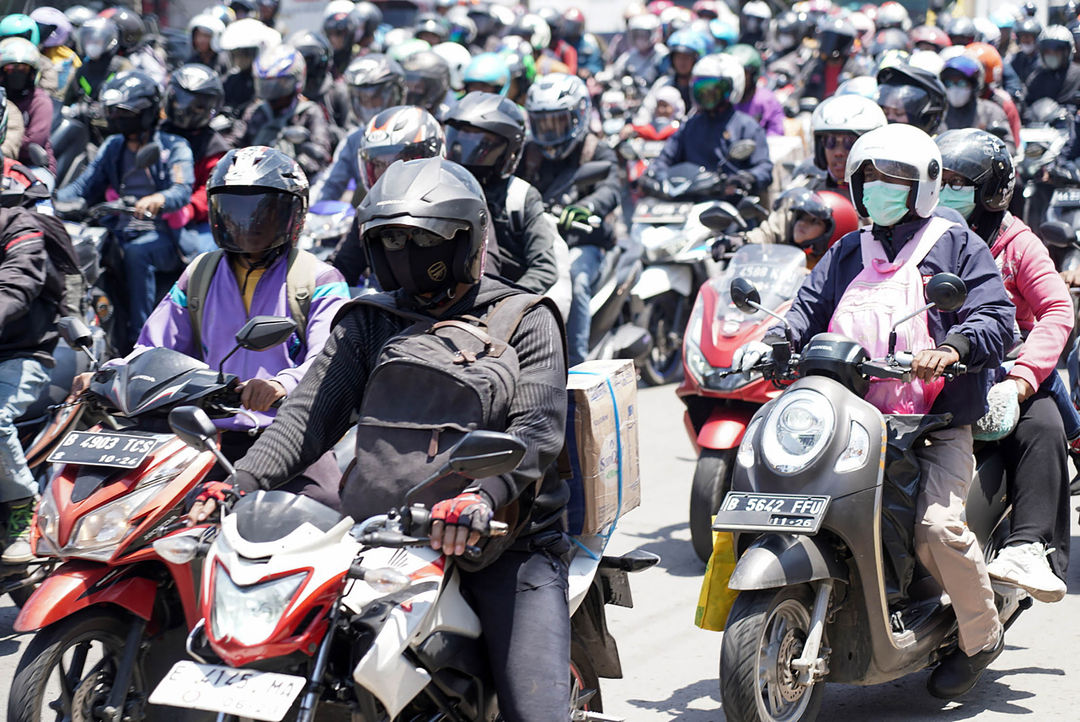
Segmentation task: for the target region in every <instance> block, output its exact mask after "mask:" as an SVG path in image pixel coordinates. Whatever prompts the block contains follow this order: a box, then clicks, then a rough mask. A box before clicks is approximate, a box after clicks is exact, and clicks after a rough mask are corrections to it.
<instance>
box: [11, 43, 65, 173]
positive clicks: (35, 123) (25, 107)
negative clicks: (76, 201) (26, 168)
mask: <svg viewBox="0 0 1080 722" xmlns="http://www.w3.org/2000/svg"><path fill="white" fill-rule="evenodd" d="M48 62H49V61H48V60H46V59H45V58H43V57H42V56H41V54H40V53H39V52H38V49H37V48H35V47H34V44H33V43H31V42H30V41H29V40H24V39H23V38H5V39H4V40H0V87H3V88H4V91H5V93H6V94H7V99H8V101H9V102H11V103H12V104H14V105H15V107H16V108H17V109H18V112H19V113H20V114H21V115H22V120H23V139H22V144H21V146H20V147H19V155H18V159H19V161H21V162H22V163H25V164H26V165H33V164H34V163H33V161H31V160H30V144H31V143H36V144H37V145H39V146H41V147H42V148H44V149H45V153H46V155H48V157H49V163H48V168H49V171H50V172H54V171H55V170H56V157H55V156H54V155H53V147H52V140H50V135H51V133H52V120H53V102H52V98H51V97H50V96H49V94H48V93H47V92H46V91H45V89H44V88H39V87H37V80H38V78H39V77H40V74H41V71H40V68H41V66H42V64H44V63H48Z"/></svg>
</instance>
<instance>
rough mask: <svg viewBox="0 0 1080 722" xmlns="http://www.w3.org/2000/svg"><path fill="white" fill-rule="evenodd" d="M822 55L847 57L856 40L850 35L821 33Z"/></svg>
mask: <svg viewBox="0 0 1080 722" xmlns="http://www.w3.org/2000/svg"><path fill="white" fill-rule="evenodd" d="M820 43H821V54H822V55H831V56H834V57H835V56H839V55H847V53H848V51H849V50H850V49H851V46H852V45H853V44H854V43H855V38H853V37H851V36H850V35H843V34H841V33H836V32H832V31H829V30H826V31H825V32H823V33H821V40H820Z"/></svg>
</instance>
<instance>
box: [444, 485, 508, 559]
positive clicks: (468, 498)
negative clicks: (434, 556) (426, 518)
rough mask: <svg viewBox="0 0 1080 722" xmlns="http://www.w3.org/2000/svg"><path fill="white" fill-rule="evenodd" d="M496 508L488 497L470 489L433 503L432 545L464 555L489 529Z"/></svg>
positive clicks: (448, 553)
mask: <svg viewBox="0 0 1080 722" xmlns="http://www.w3.org/2000/svg"><path fill="white" fill-rule="evenodd" d="M494 514H495V512H494V511H493V510H492V508H491V505H490V504H488V501H487V499H485V498H484V497H483V496H481V495H480V494H478V493H476V492H471V491H466V492H462V493H461V494H458V495H457V496H455V497H454V498H453V499H446V500H444V501H440V502H439V503H437V504H435V506H433V507H431V535H430V536H431V548H432V549H435V550H440V549H441V550H442V552H443V554H446V555H447V556H460V555H462V554H464V553H465V548H466V547H467V546H468V547H472V546H476V543H477V542H478V541H480V536H481V535H483V534H485V533H488V531H489V527H490V523H491V517H492V516H494Z"/></svg>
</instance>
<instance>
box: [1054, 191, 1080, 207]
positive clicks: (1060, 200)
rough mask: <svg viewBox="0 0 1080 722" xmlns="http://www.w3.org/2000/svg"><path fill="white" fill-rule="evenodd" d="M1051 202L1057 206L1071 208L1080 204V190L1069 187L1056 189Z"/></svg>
mask: <svg viewBox="0 0 1080 722" xmlns="http://www.w3.org/2000/svg"><path fill="white" fill-rule="evenodd" d="M1050 203H1051V204H1052V205H1055V206H1067V207H1070V208H1073V207H1076V206H1080V190H1077V189H1075V188H1069V189H1066V190H1056V191H1054V196H1053V197H1052V198H1051V199H1050Z"/></svg>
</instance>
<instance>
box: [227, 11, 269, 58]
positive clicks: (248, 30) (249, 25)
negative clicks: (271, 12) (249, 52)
mask: <svg viewBox="0 0 1080 722" xmlns="http://www.w3.org/2000/svg"><path fill="white" fill-rule="evenodd" d="M278 45H281V33H279V32H278V31H277V30H274V29H273V28H271V27H267V26H266V25H264V24H263V23H262V21H261V20H256V19H255V18H241V19H240V20H237V21H236V22H232V23H229V24H228V25H227V26H226V27H225V31H224V32H223V33H221V49H222V50H225V51H230V50H240V49H241V48H257V49H258V50H259V51H260V52H261V51H263V50H269V49H270V48H273V47H276V46H278Z"/></svg>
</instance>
